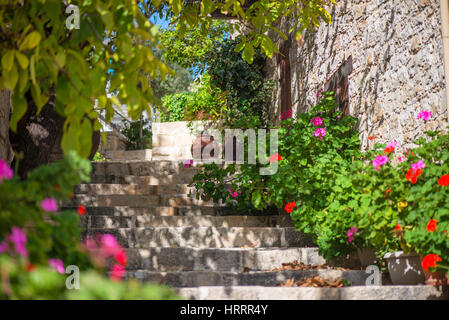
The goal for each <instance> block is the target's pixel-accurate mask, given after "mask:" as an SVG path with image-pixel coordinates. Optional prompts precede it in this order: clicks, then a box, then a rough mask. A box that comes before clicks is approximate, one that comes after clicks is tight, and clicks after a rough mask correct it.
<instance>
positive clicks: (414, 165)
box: [411, 160, 426, 171]
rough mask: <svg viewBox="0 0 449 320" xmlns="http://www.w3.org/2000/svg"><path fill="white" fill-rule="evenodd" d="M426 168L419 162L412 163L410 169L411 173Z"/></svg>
mask: <svg viewBox="0 0 449 320" xmlns="http://www.w3.org/2000/svg"><path fill="white" fill-rule="evenodd" d="M425 167H426V165H425V164H424V162H423V161H422V160H419V161H418V162H415V163H412V166H411V169H412V170H413V171H417V170H419V169H424V168H425Z"/></svg>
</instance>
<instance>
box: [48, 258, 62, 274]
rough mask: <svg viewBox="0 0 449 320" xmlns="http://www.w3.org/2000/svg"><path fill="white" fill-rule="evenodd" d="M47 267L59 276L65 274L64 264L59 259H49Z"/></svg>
mask: <svg viewBox="0 0 449 320" xmlns="http://www.w3.org/2000/svg"><path fill="white" fill-rule="evenodd" d="M48 265H49V266H50V267H52V268H53V269H55V270H56V271H57V272H59V273H61V274H65V268H64V263H63V262H62V260H61V259H50V260H48Z"/></svg>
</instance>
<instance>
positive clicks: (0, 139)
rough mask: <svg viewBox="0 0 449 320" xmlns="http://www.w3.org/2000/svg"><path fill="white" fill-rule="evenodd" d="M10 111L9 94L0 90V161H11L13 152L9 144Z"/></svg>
mask: <svg viewBox="0 0 449 320" xmlns="http://www.w3.org/2000/svg"><path fill="white" fill-rule="evenodd" d="M10 109H11V94H10V92H9V91H6V90H0V159H4V160H6V161H7V162H11V161H12V157H13V152H12V149H11V144H10V143H9V113H10Z"/></svg>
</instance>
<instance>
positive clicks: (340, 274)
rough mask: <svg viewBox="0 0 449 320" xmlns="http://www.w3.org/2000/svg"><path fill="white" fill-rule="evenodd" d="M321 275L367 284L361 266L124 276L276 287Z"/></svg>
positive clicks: (143, 272)
mask: <svg viewBox="0 0 449 320" xmlns="http://www.w3.org/2000/svg"><path fill="white" fill-rule="evenodd" d="M314 276H321V277H322V278H324V279H328V280H331V281H335V280H338V279H345V280H347V281H348V282H349V283H350V284H351V285H353V286H362V285H365V284H366V280H367V278H368V276H369V274H367V273H365V271H362V270H347V271H344V270H335V269H313V270H286V271H271V272H270V271H249V272H223V271H218V272H217V271H182V272H155V271H147V270H136V271H128V272H127V273H126V277H127V278H134V279H137V280H139V281H141V282H158V283H163V284H165V285H168V286H171V287H178V288H182V287H200V286H264V287H275V286H276V285H278V284H281V283H285V282H286V281H287V280H289V279H292V278H293V279H295V281H299V280H301V279H303V278H311V277H314Z"/></svg>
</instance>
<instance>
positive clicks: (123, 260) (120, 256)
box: [115, 250, 127, 266]
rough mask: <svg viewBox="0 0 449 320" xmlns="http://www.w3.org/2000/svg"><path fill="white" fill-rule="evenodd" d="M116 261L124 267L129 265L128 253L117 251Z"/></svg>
mask: <svg viewBox="0 0 449 320" xmlns="http://www.w3.org/2000/svg"><path fill="white" fill-rule="evenodd" d="M115 260H117V262H118V263H120V264H121V265H122V266H126V263H127V256H126V252H125V251H123V250H120V251H117V253H116V254H115Z"/></svg>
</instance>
